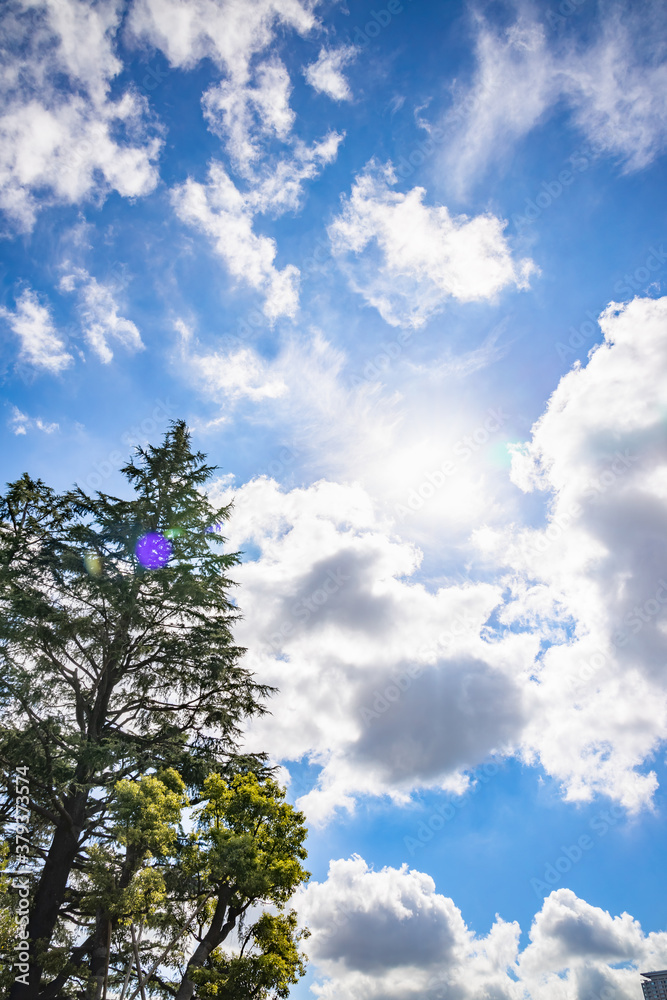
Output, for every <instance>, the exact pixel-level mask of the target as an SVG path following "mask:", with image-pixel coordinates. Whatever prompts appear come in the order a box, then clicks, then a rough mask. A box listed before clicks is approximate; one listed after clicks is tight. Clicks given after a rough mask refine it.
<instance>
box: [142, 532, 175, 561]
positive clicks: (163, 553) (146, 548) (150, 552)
mask: <svg viewBox="0 0 667 1000" xmlns="http://www.w3.org/2000/svg"><path fill="white" fill-rule="evenodd" d="M134 551H135V554H136V556H137V559H138V560H139V562H140V563H141V565H142V566H144V567H145V568H146V569H162V567H163V566H166V565H167V563H168V562H169V560H170V559H171V542H169V541H168V539H166V538H165V537H164V535H161V534H160V532H159V531H149V532H147V533H146V534H145V535H142V536H141V538H140V539H139V540H138V542H137V544H136V547H135V550H134Z"/></svg>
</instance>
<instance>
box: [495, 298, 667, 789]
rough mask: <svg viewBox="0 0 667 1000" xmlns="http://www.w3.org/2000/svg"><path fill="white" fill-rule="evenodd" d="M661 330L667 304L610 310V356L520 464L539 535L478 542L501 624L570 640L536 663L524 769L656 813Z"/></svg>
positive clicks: (666, 503)
mask: <svg viewBox="0 0 667 1000" xmlns="http://www.w3.org/2000/svg"><path fill="white" fill-rule="evenodd" d="M666 322H667V298H662V299H656V300H653V299H635V300H634V301H633V302H631V303H630V304H628V305H626V306H616V305H614V304H612V305H611V306H610V307H609V308H608V309H607V310H606V312H605V313H604V314H603V315H602V317H601V320H600V324H601V327H602V330H603V332H604V336H605V340H604V343H603V344H601V345H600V346H598V347H597V348H596V349H594V351H593V352H592V353H591V356H590V359H589V361H588V363H587V364H586V365H585V366H583V367H580V366H576V367H575V368H574V369H573V370H572V371H571V372H570V373H569V374H567V375H566V376H565V377H564V378H562V379H561V381H560V384H559V385H558V388H557V389H556V391H555V392H554V394H553V396H552V397H551V400H550V401H549V405H548V407H547V410H546V412H545V413H544V415H543V416H542V417H541V418H540V420H539V421H538V422H537V423H536V425H535V426H534V428H533V434H532V438H531V440H530V441H529V442H528V444H527V445H526V446H524V447H522V448H518V449H517V450H516V452H515V456H514V461H513V466H512V476H513V479H514V481H515V482H516V483H517V485H519V486H520V487H521V489H522V490H525V491H530V490H534V489H536V488H537V489H540V490H543V491H545V492H546V493H547V494H548V497H549V501H548V509H547V523H546V526H545V528H544V529H518V528H515V529H513V530H512V529H509V530H497V531H492V530H484V531H481V532H479V534H478V536H477V539H478V542H479V545H480V548H481V550H482V551H484V552H485V553H486V556H487V557H488V559H489V563H490V564H495V565H496V566H497V565H498V564H501V565H502V564H503V563H505V564H506V565H508V566H509V567H511V570H512V572H511V575H510V576H509V577H508V578H507V583H508V586H510V588H511V589H512V590H513V597H512V599H511V600H510V601H508V603H507V606H506V607H505V609H504V610H503V613H502V615H501V620H502V621H503V622H504V623H505V624H506V625H509V624H510V623H512V622H513V621H515V622H517V623H522V624H523V627H531V628H534V629H536V630H540V629H545V628H547V629H548V628H549V627H551V626H550V623H552V624H553V625H560V627H567V628H568V630H569V632H570V634H571V638H569V639H561V640H559V641H558V642H556V644H554V645H553V646H551V648H549V649H548V650H547V651H546V653H545V654H544V656H543V657H542V659H541V660H540V662H539V663H538V664H536V675H537V680H536V682H535V683H534V684H532V685H531V694H530V702H529V703H530V706H531V707H530V723H529V725H528V727H527V729H526V731H525V734H524V740H525V748H526V750H525V752H526V757H527V758H529V759H530V758H531V757H532V758H533V759H537V760H539V761H540V763H541V764H542V766H543V767H544V768H545V769H546V770H547V771H548V772H549V773H550V774H552V775H553V776H554V777H556V778H557V779H558V780H560V781H562V783H563V786H564V789H565V791H566V794H567V797H568V798H570V799H573V800H586V799H590V798H591V796H592V795H593V794H596V793H597V794H606V795H612V796H614V797H615V798H617V799H618V800H620V801H621V802H622V803H623V804H624V805H625V806H627V807H628V808H630V809H637V808H640V807H641V806H642V805H643V804H646V803H647V802H649V801H650V798H651V795H652V793H653V791H654V789H655V786H656V777H655V774H654V773H653V772H652V771H647V769H646V766H645V763H646V761H647V760H649V759H650V757H651V755H652V754H653V753H654V752H655V751H656V750H657V749H658V747H659V746H660V745H661V744H663V743H664V740H665V739H666V738H667V683H666V682H665V674H664V662H665V656H666V655H667V574H665V565H667V548H666V544H665V538H666V537H667V448H666V446H665V436H664V426H665V413H667V342H666V341H665V336H664V331H665V323H666ZM649 704H650V706H651V711H650V712H648V713H647V711H646V706H647V705H649Z"/></svg>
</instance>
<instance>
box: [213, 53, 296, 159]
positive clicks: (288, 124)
mask: <svg viewBox="0 0 667 1000" xmlns="http://www.w3.org/2000/svg"><path fill="white" fill-rule="evenodd" d="M255 80H256V82H255V83H254V85H239V83H238V82H237V81H236V80H235V79H230V80H223V81H222V83H219V84H218V85H217V86H215V87H211V88H209V90H207V91H206V93H205V94H204V97H203V106H204V114H205V116H206V119H207V121H208V122H209V125H210V126H211V128H212V130H213V131H214V132H216V133H217V134H218V135H220V136H221V137H222V138H223V139H224V140H225V144H226V147H227V150H228V152H229V154H230V156H231V157H232V161H233V162H234V164H235V165H236V167H237V168H238V169H239V170H241V171H242V172H247V171H248V168H249V167H250V166H251V164H253V163H254V162H255V161H256V160H258V159H259V156H260V153H261V149H260V146H259V141H260V139H265V138H272V137H275V138H277V139H281V140H283V141H285V140H286V139H287V138H288V136H289V134H290V132H291V130H292V126H293V124H294V120H295V117H296V116H295V114H294V112H293V111H292V109H291V108H290V105H289V97H290V93H291V90H292V85H291V82H290V78H289V74H288V72H287V70H286V69H285V66H284V65H283V64H282V63H281V62H280V60H279V59H277V58H276V57H274V58H273V59H271V60H267V61H266V62H264V63H262V64H261V65H260V66H258V67H257V69H256V71H255Z"/></svg>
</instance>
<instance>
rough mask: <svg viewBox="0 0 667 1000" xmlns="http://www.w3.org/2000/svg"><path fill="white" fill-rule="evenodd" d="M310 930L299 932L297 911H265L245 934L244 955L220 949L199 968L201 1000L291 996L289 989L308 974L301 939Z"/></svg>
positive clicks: (196, 973)
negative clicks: (226, 952)
mask: <svg viewBox="0 0 667 1000" xmlns="http://www.w3.org/2000/svg"><path fill="white" fill-rule="evenodd" d="M306 937H308V932H307V931H301V932H300V933H298V932H297V918H296V914H295V913H294V911H290V912H289V913H287V914H278V915H275V914H270V913H263V914H262V916H261V917H260V918H259V920H257V921H256V922H255V923H254V924H253V925H252V927H251V928H250V931H249V932H248V934H247V935H246V937H245V940H244V946H243V950H242V952H241V953H240V954H236V955H235V954H231V955H230V954H225V953H224V952H223V951H221V950H219V949H216V950H215V951H214V952H213V954H212V956H211V962H210V965H209V967H208V968H201V969H197V970H196V971H194V972H193V973H192V980H193V982H194V983H195V984H196V985H197V997H198V998H201V1000H240V998H244V997H255V998H257V1000H268V998H273V997H287V996H289V988H290V986H291V985H293V984H295V983H297V982H298V981H299V978H300V977H301V976H303V975H304V974H305V971H306V967H305V964H304V959H305V956H304V955H303V954H302V953H301V952H300V951H299V942H300V941H301V940H302V939H303V938H306Z"/></svg>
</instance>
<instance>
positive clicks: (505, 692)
mask: <svg viewBox="0 0 667 1000" xmlns="http://www.w3.org/2000/svg"><path fill="white" fill-rule="evenodd" d="M235 496H236V498H237V504H236V508H235V514H234V517H233V520H232V522H231V523H230V526H229V531H230V540H231V544H232V545H233V546H234V547H235V548H236V547H238V548H242V549H243V548H247V547H248V544H250V545H251V546H252V548H253V550H255V551H256V552H257V553H258V555H257V558H256V559H254V560H252V561H249V562H246V563H244V564H243V566H241V567H240V568H239V570H238V574H237V575H238V579H239V581H240V582H241V583H242V586H243V590H244V602H243V611H244V621H243V623H242V624H240V626H239V632H238V637H239V641H240V642H243V644H244V645H246V646H247V647H248V648H249V653H248V656H249V659H250V661H252V664H253V667H254V668H255V669H256V670H257V671H258V672H261V674H262V676H263V677H266V678H267V679H268V681H269V682H270V683H272V684H275V685H276V686H277V687H278V688H279V693H278V694H277V695H276V697H275V700H274V704H273V705H272V714H271V715H270V716H267V717H266V718H265V719H262V720H258V721H257V722H256V723H255V724H253V725H252V727H251V730H250V731H249V733H248V740H249V744H250V745H252V746H253V747H254V746H255V745H257V746H260V745H261V746H262V747H265V748H267V749H269V751H270V752H271V753H272V755H273V756H274V757H275V758H276V759H281V760H283V761H288V760H296V759H299V758H300V757H302V756H304V755H305V756H307V757H309V758H310V759H312V760H313V761H316V762H317V763H319V764H320V765H321V767H322V771H321V774H320V779H319V782H318V785H317V787H316V788H315V789H314V790H313V791H312V792H311V793H309V795H308V796H307V797H306V798H304V799H303V800H302V801H301V804H302V806H304V807H305V808H306V809H307V811H308V814H309V817H310V818H311V819H312V820H313V821H318V822H319V821H324V820H326V818H327V817H328V816H329V815H330V814H331V812H332V810H334V809H336V808H338V807H344V808H352V807H353V805H354V799H355V798H356V797H357V796H359V795H364V794H370V795H385V794H386V795H391V796H393V797H394V798H395V799H397V800H398V801H405V799H406V798H407V797H408V796H409V794H410V792H411V791H412V790H413V789H414V788H416V787H447V788H449V789H452V790H459V791H460V790H463V789H464V788H465V787H466V785H467V780H468V779H467V778H466V776H465V773H464V772H465V771H467V770H469V769H471V768H473V767H475V766H476V765H477V764H478V763H479V762H480V761H482V760H484V759H485V757H486V756H488V755H489V754H490V753H492V752H494V751H495V752H503V751H504V748H505V747H506V746H507V744H508V743H516V742H517V741H518V739H519V737H520V732H521V729H522V727H523V725H524V721H525V720H524V717H523V708H522V694H521V690H520V688H519V686H518V684H517V678H516V665H517V663H518V662H521V661H522V660H526V659H527V660H528V661H529V662H532V658H533V656H534V655H535V654H536V652H537V649H538V645H537V644H536V641H535V640H533V639H532V638H531V637H530V636H528V637H527V636H525V635H512V636H507V637H503V638H502V639H501V640H500V641H499V642H497V643H494V642H490V641H488V637H487V636H483V631H484V630H483V626H484V623H485V622H486V620H487V619H488V617H489V615H490V614H491V612H492V610H493V608H494V607H496V606H497V605H498V604H499V603H500V601H501V591H500V590H499V589H498V588H496V587H494V586H493V585H490V584H481V583H480V584H472V583H467V584H466V583H461V584H451V585H443V586H440V587H438V588H437V589H435V591H430V590H428V589H427V588H426V587H425V586H424V585H423V584H420V583H418V582H416V581H415V580H412V579H411V577H413V576H414V575H415V573H416V572H417V570H418V568H419V565H420V562H421V553H420V552H419V551H418V550H417V549H416V548H415V547H414V546H413V545H410V544H409V543H406V542H404V541H401V540H400V539H399V538H397V537H396V536H394V534H393V532H392V528H391V523H390V522H388V521H387V520H385V519H383V518H382V516H381V515H380V514H379V513H378V511H376V510H375V508H374V505H373V503H372V501H371V499H370V497H369V495H368V494H367V493H366V491H365V490H363V489H362V488H361V487H359V486H344V485H341V484H335V483H331V482H326V481H322V482H320V483H317V484H315V485H314V486H312V487H309V488H308V489H295V490H291V491H288V492H283V491H281V490H280V489H279V487H278V485H277V484H276V483H275V482H273V481H272V480H270V479H268V478H266V477H260V478H258V479H255V480H253V481H251V482H249V483H247V484H246V485H244V486H242V487H241V489H240V490H237V491H235ZM415 634H416V635H418V636H419V642H418V643H417V644H416V643H415ZM425 713H426V718H427V719H428V720H429V724H427V725H425V724H424V718H425Z"/></svg>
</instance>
